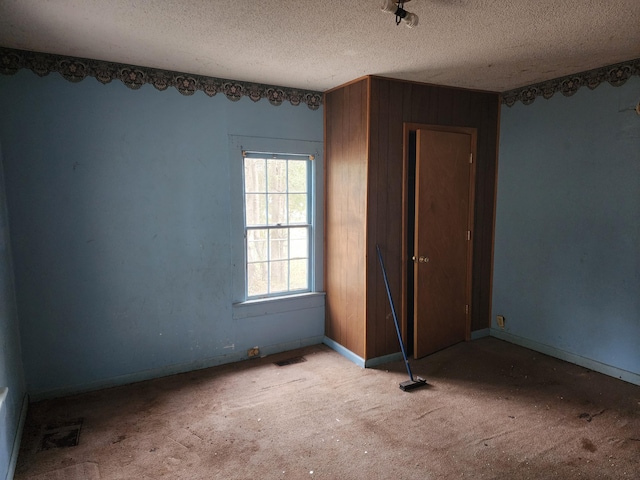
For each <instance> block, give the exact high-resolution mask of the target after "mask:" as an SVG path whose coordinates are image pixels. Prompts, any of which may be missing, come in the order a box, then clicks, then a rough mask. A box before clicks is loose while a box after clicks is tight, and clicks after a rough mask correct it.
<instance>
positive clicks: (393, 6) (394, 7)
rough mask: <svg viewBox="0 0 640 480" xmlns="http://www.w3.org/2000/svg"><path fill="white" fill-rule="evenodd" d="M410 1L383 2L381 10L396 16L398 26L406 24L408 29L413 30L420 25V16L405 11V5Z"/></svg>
mask: <svg viewBox="0 0 640 480" xmlns="http://www.w3.org/2000/svg"><path fill="white" fill-rule="evenodd" d="M409 1H411V0H382V8H381V10H382V11H383V12H387V13H392V14H394V15H395V16H396V25H400V22H404V23H405V24H406V25H407V27H409V28H413V27H415V26H417V25H418V16H417V15H416V14H415V13H411V12H407V11H406V10H405V9H404V4H405V3H407V2H409Z"/></svg>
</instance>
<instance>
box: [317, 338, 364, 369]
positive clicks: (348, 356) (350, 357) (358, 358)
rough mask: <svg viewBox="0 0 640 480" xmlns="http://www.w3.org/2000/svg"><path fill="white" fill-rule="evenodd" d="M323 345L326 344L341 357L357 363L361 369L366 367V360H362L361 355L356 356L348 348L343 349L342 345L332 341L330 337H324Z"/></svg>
mask: <svg viewBox="0 0 640 480" xmlns="http://www.w3.org/2000/svg"><path fill="white" fill-rule="evenodd" d="M322 343H324V344H325V345H326V346H328V347H329V348H332V349H333V350H335V351H336V352H338V353H339V354H340V355H342V356H343V357H345V358H346V359H347V360H351V361H352V362H353V363H355V364H356V365H358V366H359V367H362V368H364V367H365V361H364V358H362V357H361V356H359V355H356V354H355V353H353V352H352V351H351V350H349V349H348V348H346V347H343V346H342V345H340V344H339V343H338V342H336V341H335V340H331V339H330V338H329V337H324V340H323V341H322Z"/></svg>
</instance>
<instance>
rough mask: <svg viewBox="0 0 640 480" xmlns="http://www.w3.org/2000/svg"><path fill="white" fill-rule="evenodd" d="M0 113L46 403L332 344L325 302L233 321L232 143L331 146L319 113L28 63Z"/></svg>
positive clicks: (29, 349)
mask: <svg viewBox="0 0 640 480" xmlns="http://www.w3.org/2000/svg"><path fill="white" fill-rule="evenodd" d="M0 111H1V112H2V114H1V115H0V141H2V144H3V148H4V164H5V165H4V168H5V176H6V181H7V201H8V208H9V215H10V221H11V235H12V241H13V246H14V263H15V276H16V291H17V299H18V312H19V314H20V322H21V323H20V327H21V332H22V348H23V361H24V368H25V375H26V379H27V387H28V391H29V392H30V393H31V394H32V396H33V397H35V398H40V397H46V396H53V395H61V394H66V393H71V392H75V391H81V390H85V389H91V388H99V387H103V386H108V385H113V384H118V383H126V382H130V381H134V380H141V379H145V378H150V377H154V376H158V375H163V374H169V373H174V372H179V371H185V370H190V369H193V368H199V367H205V366H210V365H215V364H218V363H224V362H228V361H235V360H239V359H241V358H244V357H245V356H246V352H247V349H248V348H251V347H253V346H259V347H260V348H261V350H262V352H263V353H271V352H274V351H279V350H284V349H289V348H294V347H297V346H301V345H305V344H310V343H319V342H321V341H322V335H323V332H324V301H323V300H322V302H318V299H317V298H311V299H310V300H309V302H308V303H306V304H305V303H303V305H302V306H301V305H300V304H299V302H298V303H296V304H295V305H294V306H293V307H291V308H288V307H287V305H286V304H285V305H282V304H281V305H280V306H278V307H277V308H276V309H275V310H274V309H273V308H271V309H270V310H269V308H267V309H266V310H265V313H266V314H267V315H265V316H260V315H258V316H255V315H254V316H247V317H245V318H234V314H233V308H232V305H233V303H234V301H237V300H238V298H237V296H238V295H237V292H234V291H233V288H232V285H231V283H232V282H231V280H230V279H231V277H232V273H233V271H234V270H233V269H234V265H233V263H234V262H233V260H232V258H233V256H232V254H231V252H232V248H233V247H234V245H235V247H236V250H237V246H238V245H242V242H243V239H242V236H241V234H240V236H238V235H237V233H236V232H237V229H235V228H232V225H233V224H235V223H234V222H237V220H238V219H234V218H232V208H231V207H230V205H231V204H232V203H233V202H236V201H237V198H238V196H241V195H242V180H241V178H235V176H233V175H232V174H231V173H230V171H231V168H230V165H231V161H232V160H233V161H240V157H239V158H238V159H230V155H233V152H232V150H231V149H230V140H229V139H230V138H231V136H233V135H241V136H251V137H260V138H265V137H266V138H272V139H298V140H307V141H312V142H316V143H317V142H322V139H323V130H322V110H321V109H320V110H317V111H312V110H310V109H308V108H307V107H306V106H305V105H301V106H298V107H295V106H292V105H290V104H284V105H282V106H279V107H274V106H272V105H270V104H269V103H268V102H267V101H266V100H262V101H259V102H256V103H254V102H252V101H251V100H250V99H248V98H246V97H245V98H243V99H241V100H240V101H239V102H231V101H229V100H228V99H227V98H225V97H224V96H222V95H218V96H216V97H213V98H209V97H207V96H206V95H204V94H203V93H202V92H198V93H197V94H195V95H193V96H190V97H185V96H183V95H181V94H179V93H178V92H177V91H175V90H170V91H165V92H159V91H157V90H155V89H154V88H153V87H152V86H150V85H145V86H144V87H142V88H141V89H140V90H137V91H134V90H130V89H128V88H127V87H125V86H124V85H123V84H121V83H120V82H112V83H110V84H108V85H102V84H100V83H99V82H97V81H96V80H94V79H86V80H84V81H82V82H80V83H78V84H73V83H69V82H67V81H66V80H64V79H62V78H61V77H60V76H59V75H57V74H52V75H49V76H47V77H44V78H40V77H37V76H36V75H34V74H32V73H31V72H28V71H21V72H19V73H18V74H16V75H14V76H10V77H0ZM320 145H321V143H320ZM230 152H231V153H230ZM240 221H241V219H240ZM301 309H302V312H303V313H302V314H301ZM276 313H277V314H278V315H275V314H276Z"/></svg>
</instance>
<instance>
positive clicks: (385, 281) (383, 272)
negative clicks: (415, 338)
mask: <svg viewBox="0 0 640 480" xmlns="http://www.w3.org/2000/svg"><path fill="white" fill-rule="evenodd" d="M376 250H377V251H378V259H379V260H380V267H382V278H384V286H385V288H386V289H387V297H389V304H390V305H391V314H392V315H393V323H394V325H395V326H396V333H397V334H398V342H400V349H401V350H402V358H404V364H405V365H406V366H407V373H408V374H409V379H410V380H411V381H412V382H413V374H412V373H411V367H410V366H409V360H407V352H406V351H405V349H404V343H403V342H402V334H401V333H400V327H399V326H398V317H397V316H396V307H394V306H393V298H391V290H389V280H387V272H386V270H385V268H384V262H383V261H382V254H381V253H380V246H379V245H376Z"/></svg>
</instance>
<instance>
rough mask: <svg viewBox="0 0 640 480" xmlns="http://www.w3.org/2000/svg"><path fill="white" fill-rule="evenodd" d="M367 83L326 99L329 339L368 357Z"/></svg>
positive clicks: (326, 332) (326, 269)
mask: <svg viewBox="0 0 640 480" xmlns="http://www.w3.org/2000/svg"><path fill="white" fill-rule="evenodd" d="M368 83H369V81H368V80H367V79H363V80H361V81H357V82H354V83H352V84H349V85H346V86H344V87H343V88H340V89H339V90H336V91H334V92H333V93H331V94H328V95H326V96H325V103H324V105H325V108H324V112H325V130H324V131H325V157H326V159H330V161H329V162H326V163H325V189H326V192H325V202H326V203H325V232H326V233H325V256H324V258H325V270H324V272H325V290H326V292H327V297H326V298H327V303H326V323H325V335H326V336H327V337H329V338H331V339H332V340H335V341H336V342H338V343H339V344H340V345H342V346H344V347H346V348H347V349H349V350H351V351H352V352H354V353H355V354H356V355H359V356H360V357H362V358H366V352H365V335H366V334H365V321H366V316H365V302H366V277H365V275H366V272H365V230H366V224H367V220H366V206H367V204H366V199H367V163H368V159H367V117H368V115H367V111H368V106H367V105H368V102H367V99H368Z"/></svg>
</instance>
